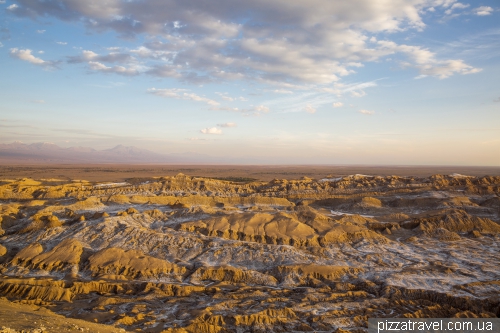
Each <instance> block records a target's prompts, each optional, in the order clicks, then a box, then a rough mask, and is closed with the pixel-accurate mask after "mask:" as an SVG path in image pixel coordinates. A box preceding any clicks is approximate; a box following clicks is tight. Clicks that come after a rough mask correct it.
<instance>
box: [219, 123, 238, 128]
mask: <svg viewBox="0 0 500 333" xmlns="http://www.w3.org/2000/svg"><path fill="white" fill-rule="evenodd" d="M217 126H219V127H236V126H237V125H236V123H223V124H217Z"/></svg>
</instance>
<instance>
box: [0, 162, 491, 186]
mask: <svg viewBox="0 0 500 333" xmlns="http://www.w3.org/2000/svg"><path fill="white" fill-rule="evenodd" d="M178 173H184V174H188V175H190V176H198V177H220V178H224V177H241V178H253V179H255V180H264V181H269V180H272V179H275V178H279V179H299V178H300V177H304V176H305V177H309V178H316V179H321V178H323V177H325V176H327V175H332V176H347V175H352V174H364V175H375V176H392V175H395V176H416V177H429V176H431V175H435V174H444V175H448V174H453V173H459V174H464V175H469V176H500V167H468V166H459V167H454V166H361V165H353V166H327V165H313V166H310V165H294V166H290V165H251V166H246V165H170V166H161V165H112V164H109V165H103V164H96V165H74V164H66V165H43V164H40V165H2V164H0V179H2V178H7V179H9V178H23V177H31V178H35V179H42V178H59V179H64V180H72V179H84V180H88V181H114V182H116V181H124V180H126V179H129V178H143V177H161V176H175V175H177V174H178Z"/></svg>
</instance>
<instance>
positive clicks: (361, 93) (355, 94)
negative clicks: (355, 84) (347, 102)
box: [351, 90, 366, 97]
mask: <svg viewBox="0 0 500 333" xmlns="http://www.w3.org/2000/svg"><path fill="white" fill-rule="evenodd" d="M365 95H366V92H365V91H364V90H358V91H355V90H353V91H351V96H352V97H363V96H365Z"/></svg>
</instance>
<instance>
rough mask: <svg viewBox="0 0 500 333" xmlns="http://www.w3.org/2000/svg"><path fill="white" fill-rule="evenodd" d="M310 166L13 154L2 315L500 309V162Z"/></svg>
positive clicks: (240, 315)
mask: <svg viewBox="0 0 500 333" xmlns="http://www.w3.org/2000/svg"><path fill="white" fill-rule="evenodd" d="M307 168H308V167H234V166H231V167H193V166H191V167H177V166H176V167H153V166H121V167H118V166H85V167H81V168H77V167H75V166H56V167H54V166H51V167H48V166H46V167H41V166H36V167H35V166H31V167H23V168H20V169H18V168H16V167H11V168H10V169H9V168H7V167H3V168H2V169H1V170H2V171H1V173H0V202H1V206H0V223H1V224H0V226H1V227H0V296H3V297H5V299H0V308H1V310H0V321H1V323H0V329H1V327H2V325H3V326H5V327H8V328H9V329H13V330H14V329H15V330H21V329H24V330H26V329H31V330H32V332H35V331H36V330H38V331H40V330H41V329H42V328H41V327H40V322H43V324H44V325H43V328H44V329H45V331H47V332H61V331H63V330H62V329H64V330H80V331H81V330H82V329H83V330H87V328H88V330H87V331H90V332H97V331H99V332H108V331H106V330H109V332H113V331H117V330H119V329H124V330H127V331H135V332H151V333H154V332H178V333H180V332H202V333H203V332H206V333H208V332H310V331H315V332H342V330H347V331H351V332H366V324H367V319H368V318H369V317H379V318H380V317H389V318H390V317H498V316H500V296H499V295H500V255H499V254H500V224H499V223H500V177H499V176H498V170H497V173H496V174H495V169H494V168H489V169H478V168H476V169H468V168H449V169H448V168H445V167H441V168H437V169H432V168H420V169H415V168H413V169H412V168H409V169H405V168H392V169H390V168H389V169H388V168H382V167H356V168H355V167H352V168H348V167H345V168H344V167H322V166H321V167H309V169H307ZM181 170H182V171H184V173H185V174H177V173H176V172H178V171H181ZM437 171H441V172H442V173H441V174H438V173H437ZM435 172H436V174H434V173H435ZM361 173H362V174H361ZM431 174H432V175H431ZM485 174H489V175H490V176H484V175H485ZM495 175H496V176H495ZM28 177H31V178H28ZM217 178H218V179H217ZM9 314H11V315H12V316H10V315H9ZM37 316H38V317H37ZM77 319H78V320H84V321H83V322H82V321H80V322H78V323H77V322H75V321H74V320H77ZM35 321H36V323H35ZM73 324H74V325H76V326H78V328H75V326H72V325H73ZM91 324H103V325H107V326H106V327H107V328H106V329H105V328H102V330H101V328H97V326H91ZM57 325H62V326H57ZM68 325H69V326H70V327H68ZM86 325H87V326H86ZM51 327H53V328H51ZM101 327H104V326H101ZM80 328H81V329H80ZM0 332H2V331H1V330H0ZM5 332H9V331H8V330H7V329H5Z"/></svg>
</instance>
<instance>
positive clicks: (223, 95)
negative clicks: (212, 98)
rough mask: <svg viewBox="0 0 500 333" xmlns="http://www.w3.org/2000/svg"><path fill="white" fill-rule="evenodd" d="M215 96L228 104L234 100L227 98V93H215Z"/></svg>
mask: <svg viewBox="0 0 500 333" xmlns="http://www.w3.org/2000/svg"><path fill="white" fill-rule="evenodd" d="M215 94H217V95H219V96H220V97H221V98H222V99H223V100H225V101H228V102H232V101H234V98H232V97H229V96H228V95H227V93H221V92H216V93H215Z"/></svg>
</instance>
